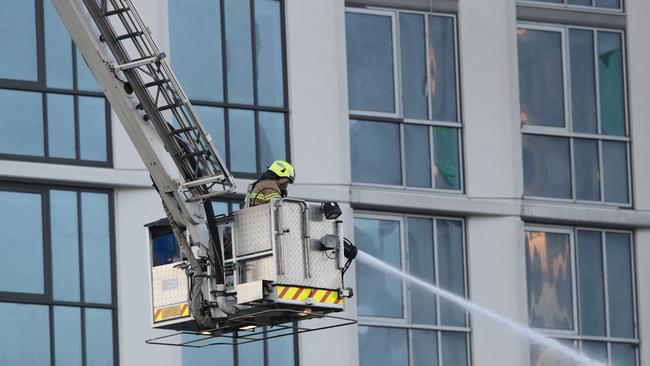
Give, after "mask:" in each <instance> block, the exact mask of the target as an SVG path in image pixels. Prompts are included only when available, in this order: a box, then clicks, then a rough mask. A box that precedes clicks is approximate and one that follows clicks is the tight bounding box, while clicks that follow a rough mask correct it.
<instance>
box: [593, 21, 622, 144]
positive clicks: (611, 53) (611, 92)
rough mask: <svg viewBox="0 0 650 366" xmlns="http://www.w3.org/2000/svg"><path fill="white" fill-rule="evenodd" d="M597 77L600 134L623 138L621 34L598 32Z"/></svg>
mask: <svg viewBox="0 0 650 366" xmlns="http://www.w3.org/2000/svg"><path fill="white" fill-rule="evenodd" d="M598 77H599V79H598V80H599V85H600V122H601V124H602V130H603V131H602V133H604V134H606V135H616V136H625V94H624V93H625V92H624V91H623V46H622V44H621V34H620V33H612V32H598Z"/></svg>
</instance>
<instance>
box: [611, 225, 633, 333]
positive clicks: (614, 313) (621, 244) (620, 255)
mask: <svg viewBox="0 0 650 366" xmlns="http://www.w3.org/2000/svg"><path fill="white" fill-rule="evenodd" d="M605 235H606V236H605V239H606V248H607V249H606V251H607V294H608V303H609V326H610V329H609V335H610V336H611V337H616V338H634V336H635V334H634V295H633V293H632V264H631V263H632V248H631V244H630V236H629V235H628V234H624V233H609V232H608V233H606V234H605Z"/></svg>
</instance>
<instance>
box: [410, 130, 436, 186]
mask: <svg viewBox="0 0 650 366" xmlns="http://www.w3.org/2000/svg"><path fill="white" fill-rule="evenodd" d="M404 150H405V151H404V153H405V154H406V156H405V159H404V162H405V165H406V166H405V169H406V185H408V186H411V187H423V188H428V187H431V150H430V146H429V126H422V125H404Z"/></svg>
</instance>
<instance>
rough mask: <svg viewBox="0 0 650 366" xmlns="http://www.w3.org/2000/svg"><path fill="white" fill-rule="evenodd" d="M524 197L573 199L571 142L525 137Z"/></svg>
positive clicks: (536, 136)
mask: <svg viewBox="0 0 650 366" xmlns="http://www.w3.org/2000/svg"><path fill="white" fill-rule="evenodd" d="M522 140H523V149H524V194H525V195H527V196H538V197H553V198H571V163H570V158H569V139H567V138H562V137H550V136H540V135H523V136H522Z"/></svg>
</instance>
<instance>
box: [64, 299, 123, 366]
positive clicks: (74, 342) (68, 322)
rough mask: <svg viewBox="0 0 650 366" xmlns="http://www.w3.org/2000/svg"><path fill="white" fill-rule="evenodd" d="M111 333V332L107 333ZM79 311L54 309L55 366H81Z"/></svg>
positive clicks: (68, 308) (74, 309) (77, 309)
mask: <svg viewBox="0 0 650 366" xmlns="http://www.w3.org/2000/svg"><path fill="white" fill-rule="evenodd" d="M107 333H111V332H107ZM81 348H82V343H81V310H80V308H78V307H67V306H55V307H54V354H55V356H56V364H57V365H66V366H81V365H82V356H81Z"/></svg>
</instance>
